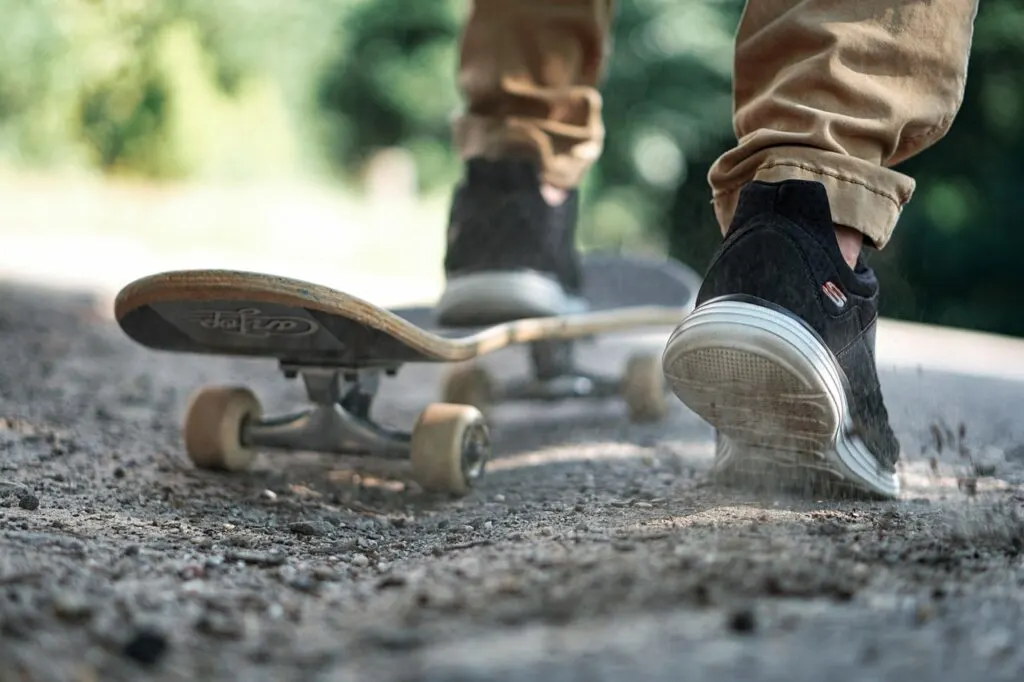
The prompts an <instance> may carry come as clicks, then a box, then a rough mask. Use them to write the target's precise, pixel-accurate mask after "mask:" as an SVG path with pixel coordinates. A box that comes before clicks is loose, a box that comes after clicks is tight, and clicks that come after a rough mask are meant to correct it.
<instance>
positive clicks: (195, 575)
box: [178, 564, 206, 580]
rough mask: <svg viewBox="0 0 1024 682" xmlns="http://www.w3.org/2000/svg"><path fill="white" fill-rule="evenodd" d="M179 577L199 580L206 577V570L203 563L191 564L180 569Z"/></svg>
mask: <svg viewBox="0 0 1024 682" xmlns="http://www.w3.org/2000/svg"><path fill="white" fill-rule="evenodd" d="M178 577H179V578H181V579H182V580H197V579H199V578H204V577H206V570H205V569H204V568H203V566H202V565H201V564H189V565H187V566H185V567H184V568H182V569H181V570H180V571H178Z"/></svg>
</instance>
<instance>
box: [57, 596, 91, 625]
mask: <svg viewBox="0 0 1024 682" xmlns="http://www.w3.org/2000/svg"><path fill="white" fill-rule="evenodd" d="M53 612H54V614H56V616H57V617H58V618H60V619H61V620H66V621H83V620H87V619H88V618H89V617H90V616H91V615H92V612H93V607H92V604H90V603H89V602H88V601H87V600H86V599H85V598H83V597H79V596H77V595H73V594H68V593H61V594H58V595H57V596H55V597H54V598H53Z"/></svg>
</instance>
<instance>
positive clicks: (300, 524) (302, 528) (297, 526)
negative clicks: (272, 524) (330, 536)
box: [288, 521, 322, 537]
mask: <svg viewBox="0 0 1024 682" xmlns="http://www.w3.org/2000/svg"><path fill="white" fill-rule="evenodd" d="M288 530H290V531H291V532H293V533H295V534H296V535H305V536H307V537H311V536H314V535H322V532H321V530H320V529H319V528H317V527H316V526H315V525H313V524H312V523H310V522H309V521H296V522H295V523H292V524H290V525H289V526H288Z"/></svg>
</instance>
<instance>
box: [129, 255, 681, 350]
mask: <svg viewBox="0 0 1024 682" xmlns="http://www.w3.org/2000/svg"><path fill="white" fill-rule="evenodd" d="M583 269H584V281H585V282H586V284H585V287H586V288H585V290H584V292H583V294H584V298H586V299H587V301H588V302H589V304H590V310H588V311H587V312H583V313H576V314H571V315H564V316H558V317H546V318H533V319H523V320H516V321H512V322H505V323H500V324H495V325H490V326H486V327H475V328H444V327H441V326H439V325H437V324H436V323H435V322H434V321H433V311H432V310H431V309H430V308H427V307H406V308H394V309H386V308H381V307H378V306H375V305H373V304H372V303H369V302H367V301H364V300H362V299H359V298H357V297H355V296H352V295H349V294H346V293H344V292H342V291H337V290H335V289H331V288H329V287H324V286H320V285H317V284H312V283H309V282H303V281H300V280H296V279H290V278H287V277H278V276H274V275H266V274H261V273H253V272H238V271H230V270H183V271H177V272H166V273H160V274H156V275H151V276H148V277H144V278H142V279H139V280H136V281H135V282H132V283H131V284H129V285H127V286H126V287H124V288H123V289H122V290H121V292H120V293H119V294H118V296H117V299H116V302H115V317H116V319H117V321H118V324H119V325H120V326H121V328H122V329H123V330H124V332H125V333H126V334H127V335H128V336H129V337H131V338H132V339H133V340H135V341H136V342H138V343H140V344H142V345H144V346H147V347H149V348H153V349H155V350H163V351H175V352H184V353H202V354H214V355H246V356H260V357H269V358H276V359H278V360H280V361H282V362H285V363H289V364H294V365H316V366H332V367H350V368H364V367H386V366H392V365H400V364H404V363H408V362H458V361H465V360H471V359H473V358H475V357H477V356H480V355H484V354H487V353H490V352H493V351H496V350H499V349H501V348H504V347H506V346H509V345H513V344H520V343H528V342H535V341H544V340H556V339H573V338H577V337H582V336H590V335H594V334H598V333H603V332H610V331H616V330H624V329H630V328H633V327H637V326H664V325H671V324H675V323H678V322H679V321H680V319H681V318H682V316H683V315H684V314H685V313H686V312H687V311H688V310H689V309H690V308H692V305H693V300H694V298H695V296H696V292H697V288H698V286H699V280H698V278H697V277H696V275H695V274H694V273H693V272H692V271H691V270H689V269H688V268H686V267H685V266H683V265H681V264H678V263H675V262H672V261H664V260H653V259H652V260H645V259H639V258H625V257H619V256H591V257H587V258H585V259H584V262H583Z"/></svg>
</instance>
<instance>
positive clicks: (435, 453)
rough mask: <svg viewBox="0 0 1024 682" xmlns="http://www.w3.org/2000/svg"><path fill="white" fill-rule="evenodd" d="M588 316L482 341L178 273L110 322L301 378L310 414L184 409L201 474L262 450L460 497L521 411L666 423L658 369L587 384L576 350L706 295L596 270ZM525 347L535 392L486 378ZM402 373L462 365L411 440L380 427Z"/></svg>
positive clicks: (250, 403)
mask: <svg viewBox="0 0 1024 682" xmlns="http://www.w3.org/2000/svg"><path fill="white" fill-rule="evenodd" d="M582 266H583V281H584V282H585V284H584V291H583V295H584V298H586V299H587V301H588V303H589V309H588V310H587V311H586V312H582V313H573V314H570V315H564V316H557V317H540V318H531V319H519V320H515V321H511V322H505V323H502V324H494V325H490V326H486V327H474V328H443V327H440V326H438V325H437V324H435V323H434V322H433V311H432V310H431V308H429V307H405V308H392V309H387V308H381V307H378V306H375V305H373V304H372V303H369V302H367V301H364V300H361V299H359V298H357V297H355V296H352V295H350V294H346V293H344V292H342V291H337V290H335V289H331V288H328V287H324V286H320V285H317V284H313V283H309V282H303V281H300V280H296V279H290V278H287V277H279V276H274V275H268V274H261V273H255V272H240V271H231V270H182V271H173V272H164V273H159V274H154V275H150V276H147V277H143V278H141V279H138V280H136V281H134V282H132V283H130V284H128V285H127V286H125V287H124V288H123V289H122V290H121V291H120V292H119V293H118V295H117V298H116V300H115V304H114V315H115V318H116V320H117V322H118V324H119V325H120V327H121V329H122V330H123V331H124V332H125V333H126V334H127V335H128V336H129V337H130V338H131V339H133V340H134V341H135V342H137V343H139V344H141V345H143V346H146V347H148V348H151V349H154V350H159V351H170V352H178V353H196V354H207V355H228V356H249V357H265V358H268V359H274V360H276V361H277V362H278V364H279V366H280V369H281V370H282V372H283V373H284V375H285V377H286V378H289V379H294V378H296V377H301V378H302V381H303V383H304V384H305V389H306V394H307V396H308V398H309V401H310V403H311V406H310V407H308V408H306V409H304V410H302V411H300V412H297V413H294V414H287V415H281V416H276V417H267V416H264V414H263V411H262V407H261V406H260V403H259V400H258V399H257V397H256V396H255V394H254V393H253V392H252V391H250V390H249V389H247V388H245V387H241V386H221V387H204V388H200V389H199V390H197V391H196V392H195V393H194V394H193V395H192V397H191V398H190V400H189V405H188V408H187V410H186V416H185V419H184V423H183V426H182V436H183V440H184V444H185V449H186V453H187V455H188V456H189V458H190V459H191V460H192V462H193V463H194V464H195V465H196V466H198V467H200V468H207V469H221V470H228V471H237V470H242V469H245V468H246V467H247V466H248V465H249V464H250V462H251V461H252V458H253V456H254V451H255V450H256V449H260V448H271V449H281V450H304V451H319V452H333V453H338V454H351V455H367V456H377V457H383V458H388V459H408V460H409V461H410V463H411V466H412V474H413V479H414V480H415V481H416V482H417V483H418V484H419V485H420V486H421V487H422V488H424V489H426V490H429V491H436V492H447V493H452V494H456V495H462V494H465V493H467V492H468V491H469V489H470V488H471V487H472V485H473V484H474V483H475V482H476V481H477V479H479V478H480V477H481V476H482V475H483V472H484V469H485V466H486V462H487V460H488V458H489V457H490V445H491V444H490V436H489V431H488V427H487V422H486V417H485V413H486V411H487V409H488V407H489V406H491V405H494V404H497V403H502V402H507V401H512V400H542V401H552V400H563V399H570V398H609V397H615V396H618V397H621V398H622V399H623V400H624V401H625V403H626V406H627V412H628V414H629V417H630V419H631V420H632V421H635V422H644V421H656V420H658V419H660V418H661V417H662V416H663V415H664V413H665V412H666V410H667V405H666V395H667V390H666V387H665V385H664V377H663V374H662V369H661V357H660V354H657V355H652V354H646V355H645V354H637V355H634V356H633V357H631V358H630V359H629V361H628V362H627V363H626V367H625V370H624V371H623V372H622V373H621V374H620V376H617V377H609V376H600V375H597V374H594V373H592V372H588V371H584V370H583V369H581V368H579V367H578V366H577V364H576V362H575V360H574V353H573V351H574V348H575V342H576V341H580V340H584V339H591V340H592V339H593V338H595V337H596V336H597V335H598V334H602V333H607V332H614V331H624V330H628V329H632V328H636V327H664V326H666V325H674V324H677V323H678V322H679V321H680V320H681V319H682V317H683V316H684V315H685V314H686V313H687V312H689V311H690V310H691V309H692V308H693V304H694V300H695V298H696V293H697V290H698V287H699V285H700V279H699V277H698V276H697V275H696V273H694V272H693V271H692V270H690V269H689V268H688V267H686V266H685V265H683V264H681V263H678V262H675V261H672V260H663V259H645V258H637V257H626V256H621V255H614V254H611V255H608V254H588V255H586V256H584V258H583V263H582ZM519 344H526V345H528V346H529V351H530V361H531V363H530V364H531V370H532V371H531V376H529V377H524V378H520V379H517V380H513V381H509V382H506V383H505V384H501V383H500V382H497V381H495V380H494V379H493V378H492V376H491V375H490V374H489V373H488V372H487V371H486V369H485V368H484V367H483V366H482V364H481V363H479V362H475V361H476V360H478V359H479V358H482V357H483V356H485V355H487V354H489V353H493V352H495V351H497V350H500V349H502V348H506V347H509V346H513V345H519ZM407 363H452V366H451V367H450V368H449V371H448V372H447V374H446V377H445V380H444V382H443V388H442V391H441V394H442V398H441V402H438V403H435V404H432V405H428V406H427V407H426V408H425V409H424V410H423V411H422V412H421V413H420V414H419V417H418V419H417V420H416V422H415V425H414V426H413V428H412V430H411V432H404V431H398V430H394V429H392V428H390V427H385V426H383V425H380V424H378V423H376V422H375V421H374V420H373V419H372V418H371V416H370V409H371V407H372V403H373V399H374V396H375V395H376V393H377V391H378V388H379V386H380V382H381V379H382V377H387V376H394V375H395V374H396V373H397V372H398V371H399V369H400V368H401V367H402V366H403V365H405V364H407Z"/></svg>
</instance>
